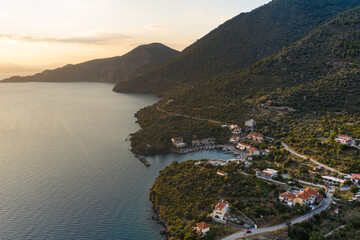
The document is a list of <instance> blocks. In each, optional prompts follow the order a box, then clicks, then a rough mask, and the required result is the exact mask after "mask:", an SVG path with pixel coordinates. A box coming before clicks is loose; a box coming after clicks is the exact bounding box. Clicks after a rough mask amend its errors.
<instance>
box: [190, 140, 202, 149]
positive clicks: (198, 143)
mask: <svg viewBox="0 0 360 240" xmlns="http://www.w3.org/2000/svg"><path fill="white" fill-rule="evenodd" d="M191 144H192V146H193V147H197V146H201V140H200V139H193V140H192V141H191Z"/></svg>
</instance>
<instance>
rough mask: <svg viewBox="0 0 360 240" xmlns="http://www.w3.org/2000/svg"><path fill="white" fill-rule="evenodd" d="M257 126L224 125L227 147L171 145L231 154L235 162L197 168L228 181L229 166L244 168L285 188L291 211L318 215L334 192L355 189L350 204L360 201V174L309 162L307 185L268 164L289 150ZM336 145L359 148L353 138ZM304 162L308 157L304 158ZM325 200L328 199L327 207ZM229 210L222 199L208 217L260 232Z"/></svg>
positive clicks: (199, 228) (202, 226)
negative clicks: (296, 209)
mask: <svg viewBox="0 0 360 240" xmlns="http://www.w3.org/2000/svg"><path fill="white" fill-rule="evenodd" d="M255 126H256V121H255V120H254V119H250V120H248V121H245V123H244V127H242V126H241V125H239V124H230V125H222V127H223V128H228V129H229V131H230V132H231V137H230V138H229V144H227V145H224V144H222V145H220V144H216V139H215V138H205V139H193V140H192V142H191V144H192V148H187V149H186V147H187V143H185V142H184V139H183V138H182V137H175V138H172V139H171V142H172V144H173V145H174V147H175V149H176V150H177V151H178V152H179V153H186V152H189V151H198V150H202V149H214V148H220V149H222V150H223V151H224V153H232V154H233V155H235V158H232V159H226V160H223V159H203V160H200V161H195V162H194V164H195V166H199V167H203V166H206V165H207V164H210V165H211V166H215V167H218V168H219V169H218V170H217V172H216V174H217V175H218V176H221V177H226V178H228V177H231V176H230V175H229V174H228V173H227V172H226V171H224V170H223V169H222V168H223V167H225V166H227V165H229V164H231V165H234V164H235V165H241V167H240V170H239V171H238V174H245V175H255V176H256V177H257V178H259V179H262V180H264V181H267V182H269V183H273V184H276V185H279V186H281V187H283V188H284V191H283V192H281V193H280V194H279V196H278V201H279V202H281V203H282V204H284V205H286V206H288V207H291V208H293V207H297V206H308V207H309V209H311V210H310V211H315V210H316V209H320V208H321V207H322V206H323V205H326V204H328V205H330V204H331V198H332V197H333V196H332V194H333V193H334V192H335V191H337V192H339V191H340V192H341V191H350V189H352V188H356V195H355V196H354V197H353V198H352V199H349V201H354V200H358V197H360V189H359V188H358V185H359V183H360V182H359V180H360V174H343V173H339V172H337V171H336V170H334V171H332V170H331V168H329V169H330V170H329V169H327V168H326V167H324V166H323V164H320V163H319V164H316V163H317V162H316V161H314V162H311V161H307V164H308V165H309V166H311V168H312V169H313V171H309V173H308V175H309V178H310V177H311V175H314V176H316V181H315V182H314V181H312V182H309V181H307V180H308V179H300V178H299V179H295V178H294V177H293V176H291V175H290V174H289V173H287V172H288V171H290V169H286V168H285V169H284V168H281V167H280V166H279V165H277V164H274V163H269V161H268V157H269V155H271V154H272V151H278V150H279V149H280V150H281V151H287V149H285V148H284V146H281V147H280V146H276V144H275V143H274V140H273V139H271V138H267V137H265V136H264V135H263V134H261V133H258V132H255V131H254V130H255ZM265 139H266V140H265ZM334 141H335V142H337V143H339V144H343V145H348V146H352V147H357V148H358V147H359V146H356V145H355V141H354V140H353V139H352V137H350V136H347V135H344V134H338V135H336V137H335V139H334ZM283 145H285V144H283ZM290 153H291V151H290ZM292 154H293V153H292ZM298 155H300V154H298ZM295 157H299V156H295ZM303 158H306V157H305V156H304V157H303ZM299 161H301V160H299ZM303 161H306V160H303ZM292 167H293V166H292ZM312 179H314V178H312ZM320 190H321V191H320ZM320 192H321V193H320ZM324 198H325V199H326V198H328V199H327V202H326V203H325V202H324ZM230 209H231V208H230V203H229V202H227V201H226V199H220V200H219V202H218V204H217V205H216V207H215V209H214V211H213V212H212V213H209V215H210V216H211V218H212V220H213V221H215V222H217V223H221V224H231V225H232V226H236V227H237V228H240V229H243V230H244V233H245V234H250V233H251V229H257V225H256V224H255V223H254V222H253V221H252V220H251V219H249V218H248V217H247V216H245V215H244V214H243V213H241V211H239V209H238V210H237V213H239V212H240V213H241V216H239V215H235V214H233V213H231V211H230ZM239 223H240V224H239ZM208 231H210V225H209V224H207V223H205V222H200V223H197V225H196V227H195V228H194V229H193V234H194V235H195V236H204V235H206V233H207V232H208Z"/></svg>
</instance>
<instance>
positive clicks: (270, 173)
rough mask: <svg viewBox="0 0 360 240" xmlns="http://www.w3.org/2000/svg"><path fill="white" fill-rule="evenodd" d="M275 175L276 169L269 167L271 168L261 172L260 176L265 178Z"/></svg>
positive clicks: (276, 173)
mask: <svg viewBox="0 0 360 240" xmlns="http://www.w3.org/2000/svg"><path fill="white" fill-rule="evenodd" d="M277 175H278V171H276V170H274V169H271V168H267V169H265V170H264V171H262V172H261V176H263V177H266V178H274V177H276V176H277Z"/></svg>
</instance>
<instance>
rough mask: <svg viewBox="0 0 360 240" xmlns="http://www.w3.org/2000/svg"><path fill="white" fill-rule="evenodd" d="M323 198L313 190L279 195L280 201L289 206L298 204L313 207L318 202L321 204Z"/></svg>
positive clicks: (307, 189)
mask: <svg viewBox="0 0 360 240" xmlns="http://www.w3.org/2000/svg"><path fill="white" fill-rule="evenodd" d="M322 199H323V196H322V195H321V194H319V192H318V191H317V190H315V189H313V188H305V189H301V190H300V191H299V192H298V193H291V192H284V193H282V194H280V195H279V200H280V201H281V202H284V203H286V204H287V205H289V206H294V205H295V204H296V203H298V204H300V205H301V206H302V205H308V206H309V205H313V204H314V203H315V202H316V201H318V202H320V201H321V200H322Z"/></svg>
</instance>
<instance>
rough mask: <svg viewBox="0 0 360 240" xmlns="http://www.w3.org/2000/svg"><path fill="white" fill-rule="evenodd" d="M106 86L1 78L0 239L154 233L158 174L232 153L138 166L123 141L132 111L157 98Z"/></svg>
mask: <svg viewBox="0 0 360 240" xmlns="http://www.w3.org/2000/svg"><path fill="white" fill-rule="evenodd" d="M112 87H113V86H112V85H111V84H103V83H2V84H0V239H16V240H19V239H39V240H40V239H47V240H49V239H61V240H64V239H126V240H139V239H154V240H158V239H159V240H160V239H163V237H162V236H161V235H160V231H161V230H163V228H162V226H161V225H159V224H156V223H155V222H154V221H153V220H152V216H153V215H154V213H153V211H152V208H151V207H152V205H151V203H150V202H149V200H148V199H149V190H150V188H151V186H152V184H153V183H154V181H155V179H156V177H157V176H158V174H159V171H161V170H162V169H164V168H165V167H166V166H168V165H169V164H171V163H172V162H173V161H175V160H176V161H179V162H181V161H185V160H188V159H193V160H196V159H203V158H222V159H228V158H231V157H232V156H231V155H228V154H223V153H222V152H221V151H219V150H212V151H199V152H194V153H187V154H166V155H156V156H151V157H147V160H149V161H150V162H151V164H152V165H151V167H145V166H144V165H143V164H142V163H141V162H140V161H139V160H138V159H136V158H135V157H134V155H133V153H132V152H131V151H130V142H129V141H128V140H127V139H128V136H129V134H130V133H133V132H135V131H137V130H138V129H139V126H138V124H136V119H135V117H134V114H135V113H136V112H137V111H138V110H139V109H140V108H143V107H145V106H148V105H151V104H153V103H155V102H157V101H158V100H159V99H158V98H156V97H154V96H152V95H139V94H119V93H114V92H113V91H112ZM169 141H170V139H169Z"/></svg>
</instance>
